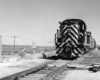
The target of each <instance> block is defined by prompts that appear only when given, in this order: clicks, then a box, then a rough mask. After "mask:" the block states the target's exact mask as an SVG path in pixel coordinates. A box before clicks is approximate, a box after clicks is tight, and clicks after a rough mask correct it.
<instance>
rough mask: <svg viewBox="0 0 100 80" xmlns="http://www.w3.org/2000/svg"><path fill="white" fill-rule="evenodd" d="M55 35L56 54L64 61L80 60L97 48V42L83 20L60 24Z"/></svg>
mask: <svg viewBox="0 0 100 80" xmlns="http://www.w3.org/2000/svg"><path fill="white" fill-rule="evenodd" d="M59 24H60V27H59V29H57V33H56V34H55V46H56V54H57V55H58V56H59V57H60V58H62V59H71V58H78V57H80V56H82V55H83V54H86V53H87V52H89V51H90V50H93V49H95V48H96V41H95V39H94V38H93V37H92V34H91V32H89V31H87V26H86V24H85V22H84V21H83V20H81V19H67V20H64V21H62V22H59Z"/></svg>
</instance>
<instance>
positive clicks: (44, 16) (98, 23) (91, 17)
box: [0, 0, 100, 46]
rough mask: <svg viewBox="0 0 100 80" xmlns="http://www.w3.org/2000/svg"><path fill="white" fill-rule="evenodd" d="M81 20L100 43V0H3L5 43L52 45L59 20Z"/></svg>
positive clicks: (0, 21) (0, 17)
mask: <svg viewBox="0 0 100 80" xmlns="http://www.w3.org/2000/svg"><path fill="white" fill-rule="evenodd" d="M70 18H78V19H82V20H83V21H84V22H85V23H86V25H87V31H91V32H92V36H93V37H94V38H95V40H96V42H97V44H100V41H99V40H100V0H0V35H1V36H2V44H10V45H13V44H14V38H13V37H11V36H17V37H16V38H15V43H16V45H31V44H32V42H35V43H36V44H37V45H39V46H52V45H53V44H54V34H55V33H56V30H57V29H58V28H59V24H58V22H59V21H63V20H65V19H70Z"/></svg>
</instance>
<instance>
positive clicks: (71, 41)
mask: <svg viewBox="0 0 100 80" xmlns="http://www.w3.org/2000/svg"><path fill="white" fill-rule="evenodd" d="M78 34H79V26H78V25H70V26H67V25H65V26H63V28H62V31H61V36H62V43H61V44H59V47H58V48H57V53H58V54H61V53H62V52H63V50H64V47H65V46H66V45H70V46H71V47H73V48H74V50H73V54H74V55H76V56H78V54H79V53H81V50H80V48H78V45H79V42H78V38H79V36H78ZM66 48H67V47H66ZM65 54H67V53H65Z"/></svg>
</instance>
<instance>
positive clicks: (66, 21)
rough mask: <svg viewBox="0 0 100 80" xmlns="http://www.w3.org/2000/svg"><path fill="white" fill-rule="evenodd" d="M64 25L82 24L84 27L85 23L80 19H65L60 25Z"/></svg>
mask: <svg viewBox="0 0 100 80" xmlns="http://www.w3.org/2000/svg"><path fill="white" fill-rule="evenodd" d="M64 23H70V24H74V23H83V24H84V25H86V24H85V22H84V21H83V20H81V19H66V20H64V21H63V22H62V23H61V24H64Z"/></svg>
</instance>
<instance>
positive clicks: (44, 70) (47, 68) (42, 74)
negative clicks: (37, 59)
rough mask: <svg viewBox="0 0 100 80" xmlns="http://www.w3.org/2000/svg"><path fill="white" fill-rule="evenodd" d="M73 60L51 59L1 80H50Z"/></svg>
mask: <svg viewBox="0 0 100 80" xmlns="http://www.w3.org/2000/svg"><path fill="white" fill-rule="evenodd" d="M71 62H72V61H66V60H51V61H49V62H48V63H44V64H42V65H39V66H37V67H34V68H31V69H27V70H25V71H22V72H18V73H15V74H13V75H9V76H7V77H4V78H1V79H0V80H49V79H50V78H52V77H56V76H57V75H56V74H58V73H61V72H62V71H63V70H64V69H65V68H66V66H67V64H69V63H71ZM59 63H60V64H59ZM53 75H55V76H53Z"/></svg>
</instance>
